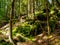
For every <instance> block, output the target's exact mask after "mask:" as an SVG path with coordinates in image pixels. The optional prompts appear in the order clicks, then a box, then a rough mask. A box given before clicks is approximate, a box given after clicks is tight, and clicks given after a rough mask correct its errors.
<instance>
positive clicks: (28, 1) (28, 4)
mask: <svg viewBox="0 0 60 45" xmlns="http://www.w3.org/2000/svg"><path fill="white" fill-rule="evenodd" d="M27 9H28V10H27V16H28V18H29V17H30V16H29V15H30V0H27Z"/></svg>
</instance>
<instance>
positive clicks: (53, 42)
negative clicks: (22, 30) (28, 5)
mask: <svg viewBox="0 0 60 45" xmlns="http://www.w3.org/2000/svg"><path fill="white" fill-rule="evenodd" d="M18 24H19V23H17V24H15V26H18ZM0 29H3V30H2V32H3V33H4V34H5V33H6V32H5V30H9V24H7V25H5V26H4V27H2V28H0ZM4 34H2V33H1V30H0V45H2V44H1V42H2V41H3V42H6V43H7V44H8V42H9V40H8V35H7V36H6V35H4ZM17 45H60V28H59V29H56V30H55V31H54V32H53V33H52V34H51V35H50V36H47V35H45V34H43V33H41V34H39V35H37V36H36V37H35V41H33V42H32V41H30V40H27V41H26V42H17Z"/></svg>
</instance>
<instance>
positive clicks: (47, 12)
mask: <svg viewBox="0 0 60 45" xmlns="http://www.w3.org/2000/svg"><path fill="white" fill-rule="evenodd" d="M46 15H47V30H48V35H50V26H49V11H48V0H46Z"/></svg>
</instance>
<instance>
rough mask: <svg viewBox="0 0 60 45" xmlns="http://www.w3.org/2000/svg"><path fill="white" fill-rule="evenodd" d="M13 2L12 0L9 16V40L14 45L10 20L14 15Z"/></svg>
mask: <svg viewBox="0 0 60 45" xmlns="http://www.w3.org/2000/svg"><path fill="white" fill-rule="evenodd" d="M14 2H15V0H12V8H11V14H10V30H9V40H10V42H11V43H12V44H13V45H15V43H14V41H13V37H12V19H13V15H14Z"/></svg>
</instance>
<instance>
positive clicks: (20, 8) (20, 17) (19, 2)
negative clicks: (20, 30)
mask: <svg viewBox="0 0 60 45" xmlns="http://www.w3.org/2000/svg"><path fill="white" fill-rule="evenodd" d="M20 2H21V0H19V17H18V18H19V22H20V18H21V15H20V9H21V4H20Z"/></svg>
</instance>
